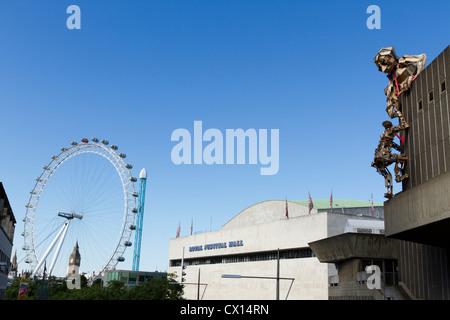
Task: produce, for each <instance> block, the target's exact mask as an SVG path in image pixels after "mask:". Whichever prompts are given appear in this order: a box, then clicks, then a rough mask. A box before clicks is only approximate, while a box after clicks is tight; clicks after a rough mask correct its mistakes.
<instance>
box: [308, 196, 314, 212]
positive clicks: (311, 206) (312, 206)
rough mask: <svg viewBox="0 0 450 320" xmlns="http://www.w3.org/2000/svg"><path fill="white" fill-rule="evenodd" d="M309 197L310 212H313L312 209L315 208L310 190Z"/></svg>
mask: <svg viewBox="0 0 450 320" xmlns="http://www.w3.org/2000/svg"><path fill="white" fill-rule="evenodd" d="M308 197H309V213H311V210H312V209H313V208H314V204H313V201H312V199H311V195H310V194H309V191H308Z"/></svg>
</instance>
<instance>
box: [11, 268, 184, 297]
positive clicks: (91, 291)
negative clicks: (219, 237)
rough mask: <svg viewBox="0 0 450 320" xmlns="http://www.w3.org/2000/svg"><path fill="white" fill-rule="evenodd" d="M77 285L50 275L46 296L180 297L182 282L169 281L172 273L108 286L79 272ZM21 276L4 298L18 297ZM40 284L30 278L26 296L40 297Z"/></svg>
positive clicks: (117, 282) (118, 282)
mask: <svg viewBox="0 0 450 320" xmlns="http://www.w3.org/2000/svg"><path fill="white" fill-rule="evenodd" d="M80 280H81V288H80V289H71V290H70V289H68V288H67V284H66V281H64V280H62V279H57V278H55V277H50V279H49V280H48V286H49V296H48V297H47V299H48V300H181V299H183V297H182V296H183V286H181V285H178V284H169V283H170V282H174V279H173V275H170V274H169V275H168V276H167V278H161V279H153V280H150V281H148V282H145V283H141V284H140V285H138V286H136V287H134V288H132V289H129V290H127V287H126V285H125V284H124V283H123V282H122V281H118V280H114V281H110V282H109V283H108V286H107V287H104V286H103V285H102V282H101V279H97V280H95V281H94V282H93V283H92V285H90V286H88V285H87V279H86V277H84V276H81V278H80ZM19 286H20V279H19V278H17V279H15V280H14V281H13V283H12V284H11V285H10V286H8V288H7V290H6V299H7V300H17V298H18V294H19ZM39 286H42V283H41V282H35V281H29V286H28V294H27V296H25V297H23V299H24V300H25V299H26V300H34V299H39V297H38V296H39V292H40V290H39Z"/></svg>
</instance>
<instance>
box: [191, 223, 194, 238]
mask: <svg viewBox="0 0 450 320" xmlns="http://www.w3.org/2000/svg"><path fill="white" fill-rule="evenodd" d="M193 228H194V220H193V219H191V236H192V229H193Z"/></svg>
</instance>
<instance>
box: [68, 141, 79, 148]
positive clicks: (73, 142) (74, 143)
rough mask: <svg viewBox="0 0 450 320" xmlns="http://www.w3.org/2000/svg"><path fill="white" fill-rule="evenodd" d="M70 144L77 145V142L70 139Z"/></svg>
mask: <svg viewBox="0 0 450 320" xmlns="http://www.w3.org/2000/svg"><path fill="white" fill-rule="evenodd" d="M70 144H71V145H73V146H74V147H75V146H77V145H78V143H76V142H75V141H72V142H71V143H70Z"/></svg>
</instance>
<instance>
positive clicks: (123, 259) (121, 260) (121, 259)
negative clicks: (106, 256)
mask: <svg viewBox="0 0 450 320" xmlns="http://www.w3.org/2000/svg"><path fill="white" fill-rule="evenodd" d="M117 261H119V262H124V261H125V258H124V257H118V258H117Z"/></svg>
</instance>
